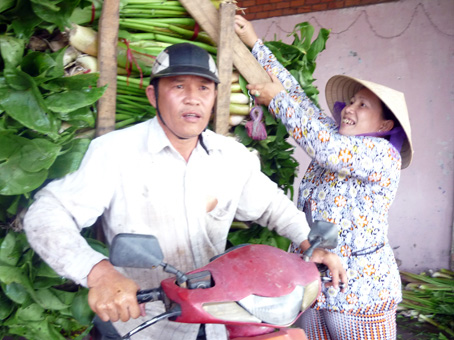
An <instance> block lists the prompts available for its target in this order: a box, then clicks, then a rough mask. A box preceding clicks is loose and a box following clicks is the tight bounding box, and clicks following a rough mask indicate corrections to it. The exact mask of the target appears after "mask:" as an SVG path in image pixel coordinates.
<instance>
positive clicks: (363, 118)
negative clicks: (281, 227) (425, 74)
mask: <svg viewBox="0 0 454 340" xmlns="http://www.w3.org/2000/svg"><path fill="white" fill-rule="evenodd" d="M235 31H236V32H237V34H238V36H239V37H240V38H241V40H242V41H243V42H244V43H245V44H246V45H247V46H249V47H250V48H252V53H253V55H254V56H255V57H256V59H257V60H258V61H259V62H260V64H261V65H262V66H263V67H264V68H265V70H267V71H268V73H269V74H270V77H271V82H270V83H266V84H249V85H248V86H247V87H248V89H249V91H250V92H251V93H252V94H253V95H255V96H256V100H257V102H258V103H259V104H262V105H267V106H268V109H269V111H270V112H271V113H272V114H274V115H275V116H276V117H277V118H279V119H280V120H281V121H282V123H283V124H285V126H286V127H287V129H288V131H289V133H290V134H291V135H292V136H293V138H294V139H295V141H296V142H297V143H298V144H299V145H300V146H301V147H302V148H303V149H304V150H305V151H306V153H307V154H308V155H309V156H310V157H311V158H312V161H311V164H310V165H309V168H308V169H307V171H306V173H305V175H304V177H303V180H302V182H301V185H300V188H299V198H298V207H299V208H300V209H302V210H304V211H305V212H306V213H307V214H308V215H309V216H313V218H314V219H318V220H320V219H322V220H326V221H330V222H333V223H335V224H337V225H338V228H339V242H338V246H337V248H336V249H333V250H332V251H333V252H335V253H336V254H338V255H339V256H340V257H341V260H342V262H343V265H344V268H346V270H347V273H348V287H347V288H346V289H344V290H342V291H339V290H338V289H335V288H334V287H332V286H331V287H328V286H325V287H323V289H322V292H321V294H320V296H319V298H318V300H317V302H316V303H315V304H314V306H313V308H312V309H311V310H309V311H307V312H305V313H304V314H303V317H302V319H301V326H302V327H303V328H304V329H305V331H306V333H307V334H308V337H309V338H310V339H314V340H315V339H316V340H319V339H333V340H342V339H345V340H347V339H348V340H351V339H361V340H362V339H395V338H396V321H395V316H396V307H397V304H398V303H399V302H400V301H401V300H402V296H401V282H400V275H399V271H398V268H397V264H396V261H395V258H394V254H393V252H392V248H391V246H390V245H389V243H388V237H387V233H388V221H387V218H388V210H389V207H390V206H391V204H392V202H393V200H394V197H395V195H396V191H397V187H398V183H399V178H400V170H401V168H405V167H407V166H408V165H409V164H410V162H411V159H412V146H411V132H410V124H409V119H408V113H407V108H406V103H405V99H404V96H403V94H402V93H400V92H398V91H395V90H392V89H390V88H387V87H385V86H381V85H378V84H375V83H372V82H368V81H363V80H359V79H355V78H352V77H347V76H334V77H332V78H331V79H330V80H329V81H328V83H327V85H326V99H327V103H328V106H329V108H330V110H331V112H332V113H333V116H334V117H335V118H336V121H337V122H338V123H337V124H336V121H335V120H333V119H332V118H331V117H328V116H327V115H325V114H324V113H323V112H322V111H320V110H319V109H318V107H317V106H316V105H314V104H313V103H312V102H311V101H310V99H309V98H308V97H307V96H306V94H305V93H304V92H303V91H302V89H301V87H300V85H299V84H298V83H297V81H296V80H295V79H294V78H293V77H292V76H291V75H290V73H289V72H288V71H287V70H286V69H285V68H284V67H283V66H282V65H280V64H279V63H278V62H277V61H276V58H275V57H274V55H273V54H272V53H271V52H270V50H269V49H268V48H266V47H265V46H264V45H263V42H262V41H261V40H260V39H258V38H257V35H256V33H255V32H254V29H253V27H252V24H251V23H250V22H248V21H247V20H245V19H244V18H243V17H241V16H236V18H235Z"/></svg>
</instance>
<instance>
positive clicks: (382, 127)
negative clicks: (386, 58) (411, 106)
mask: <svg viewBox="0 0 454 340" xmlns="http://www.w3.org/2000/svg"><path fill="white" fill-rule="evenodd" d="M392 128H393V122H392V121H391V120H385V119H384V118H383V108H382V104H381V101H380V99H379V98H378V97H377V96H376V95H375V94H374V93H373V92H371V91H370V90H369V89H367V88H363V89H361V90H359V91H358V92H357V93H356V94H355V95H354V96H353V98H351V100H350V103H347V105H346V106H345V107H344V109H343V110H342V112H341V123H340V127H339V133H340V134H341V135H345V136H355V135H361V134H365V133H373V132H383V131H389V130H391V129H392Z"/></svg>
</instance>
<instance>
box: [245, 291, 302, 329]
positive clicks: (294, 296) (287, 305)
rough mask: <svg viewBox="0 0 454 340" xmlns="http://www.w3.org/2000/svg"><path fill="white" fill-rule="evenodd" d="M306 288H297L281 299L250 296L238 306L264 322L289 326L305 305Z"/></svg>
mask: <svg viewBox="0 0 454 340" xmlns="http://www.w3.org/2000/svg"><path fill="white" fill-rule="evenodd" d="M303 295H304V287H303V286H296V287H295V289H294V290H293V292H291V293H290V294H288V295H283V296H279V297H264V296H258V295H249V296H247V297H245V298H244V299H242V300H240V301H238V304H239V305H240V306H242V307H243V308H244V309H246V310H247V311H248V312H249V313H251V314H252V315H254V316H256V317H257V318H259V319H260V320H262V321H263V322H266V323H269V324H272V325H277V326H287V325H289V324H291V323H292V322H293V321H295V319H296V318H297V316H298V314H299V313H300V311H301V306H302V303H303Z"/></svg>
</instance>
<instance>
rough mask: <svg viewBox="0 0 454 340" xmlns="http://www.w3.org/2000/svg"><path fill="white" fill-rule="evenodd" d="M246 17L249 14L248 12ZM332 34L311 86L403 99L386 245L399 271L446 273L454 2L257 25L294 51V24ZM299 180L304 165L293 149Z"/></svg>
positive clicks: (453, 146) (421, 1)
mask: <svg viewBox="0 0 454 340" xmlns="http://www.w3.org/2000/svg"><path fill="white" fill-rule="evenodd" d="M246 12H247V10H246ZM304 21H308V22H310V23H311V24H312V25H313V26H314V27H315V29H316V33H317V32H318V30H319V29H320V28H321V27H324V28H329V29H331V34H330V38H329V40H328V42H327V49H326V50H325V51H323V52H322V54H321V55H320V57H319V59H318V63H317V68H316V70H315V74H314V76H315V78H316V79H317V80H316V82H315V84H316V85H317V86H318V88H319V90H320V95H319V100H320V105H321V106H322V108H323V109H325V110H327V106H326V102H325V99H324V85H325V84H326V82H327V80H328V79H329V78H330V76H332V75H334V74H348V75H351V76H355V77H358V78H361V79H367V80H372V81H375V82H377V83H381V84H383V85H387V86H389V87H391V88H395V89H396V90H399V91H402V92H404V93H405V95H406V100H407V105H408V109H409V113H410V120H411V124H412V135H413V138H412V139H413V145H414V149H415V154H414V158H413V163H412V164H411V165H410V167H409V168H407V169H405V170H403V171H402V176H401V184H400V188H399V192H398V194H397V197H396V200H395V202H394V204H393V206H392V207H391V211H390V232H389V239H390V243H391V245H392V246H393V248H394V250H395V254H396V257H397V259H398V261H399V263H400V268H401V269H403V270H410V271H413V272H420V271H422V270H426V269H428V268H429V269H430V268H434V269H438V268H441V267H444V268H449V265H450V254H451V246H452V244H451V242H452V227H453V199H454V190H453V184H454V183H453V182H454V172H453V168H454V165H453V155H454V142H453V136H454V133H453V130H454V113H453V107H454V1H452V0H401V1H397V2H388V3H383V4H375V5H370V6H361V7H353V8H345V9H338V10H329V11H321V12H315V13H308V14H299V15H294V16H285V17H284V16H282V17H275V18H269V19H264V20H255V21H253V25H254V27H255V28H256V30H257V32H258V34H259V37H261V38H264V39H265V40H266V39H268V40H274V36H275V35H276V37H277V39H280V40H283V41H285V42H287V43H291V41H289V38H288V37H287V35H288V34H289V33H290V32H291V31H292V29H293V27H294V26H295V24H297V23H300V22H304ZM296 157H297V159H298V160H299V161H300V164H301V165H300V175H299V179H298V180H297V182H296V183H295V185H296V187H297V185H298V184H299V182H300V178H301V176H302V174H303V173H304V171H305V169H306V167H307V164H308V157H307V156H306V155H305V154H304V153H303V152H302V151H301V150H300V149H299V148H298V149H297V153H296Z"/></svg>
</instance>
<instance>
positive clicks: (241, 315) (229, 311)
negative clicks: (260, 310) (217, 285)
mask: <svg viewBox="0 0 454 340" xmlns="http://www.w3.org/2000/svg"><path fill="white" fill-rule="evenodd" d="M202 308H203V310H204V311H205V312H207V313H208V314H210V315H212V316H213V317H215V318H217V319H219V320H224V321H235V322H249V323H260V322H262V320H260V319H258V318H256V317H255V316H254V315H251V313H249V312H248V311H246V310H244V308H242V307H241V306H240V305H238V304H237V303H236V302H211V303H204V304H203V306H202Z"/></svg>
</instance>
